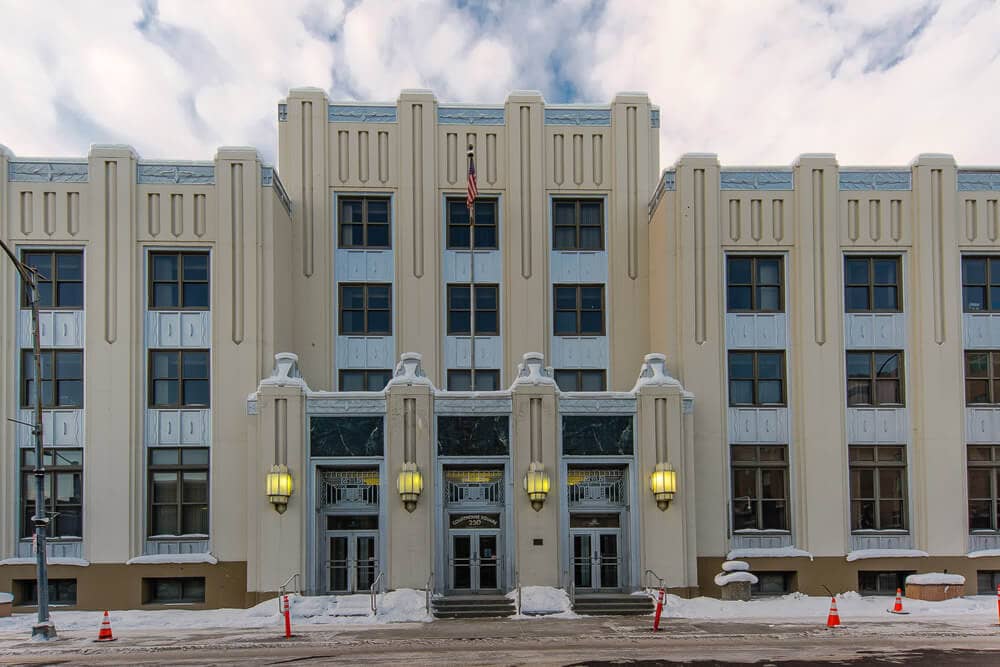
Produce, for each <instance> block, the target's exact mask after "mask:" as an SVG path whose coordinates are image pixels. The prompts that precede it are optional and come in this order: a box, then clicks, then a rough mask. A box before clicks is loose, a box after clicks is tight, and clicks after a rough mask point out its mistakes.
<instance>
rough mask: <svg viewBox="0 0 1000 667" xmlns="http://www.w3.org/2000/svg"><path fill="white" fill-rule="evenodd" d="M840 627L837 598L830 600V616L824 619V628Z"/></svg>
mask: <svg viewBox="0 0 1000 667" xmlns="http://www.w3.org/2000/svg"><path fill="white" fill-rule="evenodd" d="M838 625H840V614H838V613H837V598H835V597H831V598H830V614H829V615H828V616H827V617H826V627H828V628H835V627H837V626H838Z"/></svg>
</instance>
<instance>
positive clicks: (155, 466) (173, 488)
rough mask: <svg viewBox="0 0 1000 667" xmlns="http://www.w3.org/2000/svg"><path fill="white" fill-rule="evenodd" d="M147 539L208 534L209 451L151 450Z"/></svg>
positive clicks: (181, 449) (153, 448) (190, 448)
mask: <svg viewBox="0 0 1000 667" xmlns="http://www.w3.org/2000/svg"><path fill="white" fill-rule="evenodd" d="M148 451H149V526H148V528H149V535H150V536H151V537H153V536H156V537H159V536H175V535H207V534H208V449H207V448H202V447H181V448H172V447H151V448H150V449H149V450H148Z"/></svg>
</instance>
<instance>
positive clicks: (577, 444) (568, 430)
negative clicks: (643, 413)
mask: <svg viewBox="0 0 1000 667" xmlns="http://www.w3.org/2000/svg"><path fill="white" fill-rule="evenodd" d="M634 449H635V442H634V436H633V429H632V416H631V415H600V416H589V415H565V416H564V417H563V418H562V450H563V456H631V455H632V453H633V451H634Z"/></svg>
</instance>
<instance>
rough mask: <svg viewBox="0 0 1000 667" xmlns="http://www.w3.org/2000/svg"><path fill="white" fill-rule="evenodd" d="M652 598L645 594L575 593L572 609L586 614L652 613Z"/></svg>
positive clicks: (639, 614)
mask: <svg viewBox="0 0 1000 667" xmlns="http://www.w3.org/2000/svg"><path fill="white" fill-rule="evenodd" d="M653 608H654V606H653V600H652V599H650V597H649V596H647V595H627V594H625V593H592V594H589V593H588V594H584V595H577V596H576V601H575V602H574V603H573V611H575V612H576V613H578V614H584V615H587V616H642V615H644V614H651V613H653Z"/></svg>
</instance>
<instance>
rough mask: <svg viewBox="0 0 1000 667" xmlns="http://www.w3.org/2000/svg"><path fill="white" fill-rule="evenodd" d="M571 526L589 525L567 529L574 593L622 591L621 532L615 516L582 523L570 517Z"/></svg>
mask: <svg viewBox="0 0 1000 667" xmlns="http://www.w3.org/2000/svg"><path fill="white" fill-rule="evenodd" d="M580 518H581V519H582V518H583V517H580ZM573 523H576V524H577V525H579V524H590V525H588V527H586V528H580V527H577V528H574V527H571V528H570V541H571V542H572V548H573V563H572V564H573V582H574V585H575V586H576V588H577V590H580V589H582V590H594V591H598V590H619V589H621V587H622V571H621V570H622V554H621V529H620V528H619V527H618V525H619V522H618V516H617V515H596V516H595V515H591V516H588V517H587V518H586V520H585V521H581V520H577V519H576V517H573V518H572V519H571V526H572V524H573ZM601 524H603V525H601Z"/></svg>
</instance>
